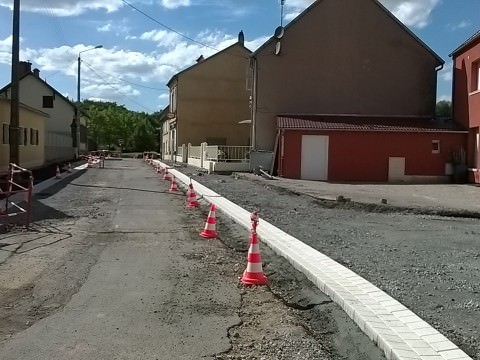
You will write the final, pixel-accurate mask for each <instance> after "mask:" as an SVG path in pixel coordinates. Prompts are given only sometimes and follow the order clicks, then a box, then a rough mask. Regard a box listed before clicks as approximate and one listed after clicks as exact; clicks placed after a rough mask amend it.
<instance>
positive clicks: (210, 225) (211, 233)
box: [200, 204, 218, 239]
mask: <svg viewBox="0 0 480 360" xmlns="http://www.w3.org/2000/svg"><path fill="white" fill-rule="evenodd" d="M215 223H216V218H215V205H213V204H212V206H210V211H209V212H208V218H207V222H206V223H205V229H203V231H202V232H201V233H200V236H201V237H203V238H205V239H214V238H216V237H217V236H218V235H217V231H216V229H215Z"/></svg>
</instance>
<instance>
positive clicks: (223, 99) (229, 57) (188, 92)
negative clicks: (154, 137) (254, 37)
mask: <svg viewBox="0 0 480 360" xmlns="http://www.w3.org/2000/svg"><path fill="white" fill-rule="evenodd" d="M250 53H251V52H250V50H248V49H247V48H245V46H244V45H243V34H242V33H241V35H239V41H238V42H237V43H235V44H233V45H231V46H230V47H228V48H226V49H224V50H222V51H220V52H218V53H216V54H215V55H213V56H211V57H209V58H207V59H203V57H202V56H201V57H200V58H199V59H198V60H197V63H196V64H194V65H193V66H191V67H189V68H187V69H185V70H183V71H181V72H179V73H178V74H176V75H174V76H173V77H172V78H171V79H170V81H169V82H168V84H167V85H168V87H169V88H170V106H169V114H168V117H169V118H168V120H167V121H165V123H164V125H163V129H162V134H163V136H162V153H163V155H164V158H166V159H169V158H171V156H172V155H173V154H174V153H175V152H176V150H177V147H178V146H182V144H185V145H187V144H188V143H191V144H192V145H196V146H197V145H200V144H201V143H202V142H207V143H208V144H211V145H249V143H250V127H249V126H246V125H245V124H239V122H241V121H244V120H248V119H250V109H249V96H250V89H249V88H248V83H247V75H248V73H249V60H250Z"/></svg>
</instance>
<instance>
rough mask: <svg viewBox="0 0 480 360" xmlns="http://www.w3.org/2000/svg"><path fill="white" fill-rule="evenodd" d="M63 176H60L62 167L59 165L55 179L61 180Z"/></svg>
mask: <svg viewBox="0 0 480 360" xmlns="http://www.w3.org/2000/svg"><path fill="white" fill-rule="evenodd" d="M61 178H62V176H61V175H60V167H59V166H58V165H57V170H55V179H61Z"/></svg>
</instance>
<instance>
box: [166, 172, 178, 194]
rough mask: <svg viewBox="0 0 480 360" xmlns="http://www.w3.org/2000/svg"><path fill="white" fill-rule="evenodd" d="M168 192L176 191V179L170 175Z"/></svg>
mask: <svg viewBox="0 0 480 360" xmlns="http://www.w3.org/2000/svg"><path fill="white" fill-rule="evenodd" d="M168 191H169V192H177V191H178V188H177V181H176V180H175V176H172V182H171V184H170V189H168Z"/></svg>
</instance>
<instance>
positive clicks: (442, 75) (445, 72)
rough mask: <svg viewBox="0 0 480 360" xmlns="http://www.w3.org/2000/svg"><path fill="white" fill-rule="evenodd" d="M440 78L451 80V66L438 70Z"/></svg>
mask: <svg viewBox="0 0 480 360" xmlns="http://www.w3.org/2000/svg"><path fill="white" fill-rule="evenodd" d="M440 79H442V80H443V81H447V82H448V81H452V80H453V71H452V69H451V68H449V69H444V70H442V71H440Z"/></svg>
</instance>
